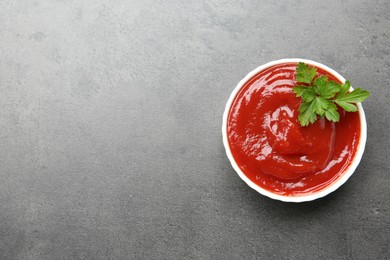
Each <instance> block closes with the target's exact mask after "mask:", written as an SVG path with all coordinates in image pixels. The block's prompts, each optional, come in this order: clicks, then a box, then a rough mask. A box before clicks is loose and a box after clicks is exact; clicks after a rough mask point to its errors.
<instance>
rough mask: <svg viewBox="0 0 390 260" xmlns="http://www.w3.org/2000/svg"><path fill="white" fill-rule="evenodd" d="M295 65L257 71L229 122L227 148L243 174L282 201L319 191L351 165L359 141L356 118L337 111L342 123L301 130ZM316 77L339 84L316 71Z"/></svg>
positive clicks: (324, 122) (236, 100)
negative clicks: (283, 196) (295, 88)
mask: <svg viewBox="0 0 390 260" xmlns="http://www.w3.org/2000/svg"><path fill="white" fill-rule="evenodd" d="M296 67H297V64H296V63H284V64H278V65H274V66H271V67H269V68H267V69H265V70H262V71H260V72H259V73H257V74H256V75H255V76H253V77H252V78H251V79H249V80H248V81H247V82H246V83H245V84H244V85H243V86H242V87H241V89H240V90H239V92H238V93H237V95H236V97H235V98H234V100H233V102H232V104H231V106H230V110H229V113H228V119H227V137H228V144H229V147H230V150H231V153H232V156H233V157H234V160H235V161H236V163H237V165H238V167H239V168H240V169H241V171H242V172H243V173H244V174H245V175H246V176H247V177H248V178H249V179H250V180H251V181H252V182H254V183H255V184H257V185H259V186H260V187H262V188H264V189H266V190H268V191H271V192H273V193H276V194H280V195H285V196H299V195H307V194H309V193H313V192H317V191H319V190H321V189H323V188H325V187H327V186H329V185H330V184H331V183H333V182H334V181H335V180H337V179H338V178H339V177H340V176H341V175H342V174H343V172H344V171H345V170H346V169H347V168H348V166H349V165H350V163H351V161H352V159H353V157H354V155H355V153H356V150H357V146H358V141H359V136H360V119H359V113H348V112H345V111H344V110H342V109H338V112H339V113H340V121H339V122H337V123H334V122H330V121H328V120H326V119H325V118H319V119H318V120H317V121H316V122H315V123H314V124H310V125H309V126H307V127H302V126H301V125H300V124H299V122H298V115H299V111H298V109H299V106H300V104H301V99H300V98H297V97H296V95H295V93H293V91H292V89H293V87H294V86H295V85H296V80H295V69H296ZM317 75H318V76H323V75H326V76H328V78H329V80H333V81H336V82H338V83H341V82H340V81H339V80H338V79H337V78H336V77H335V76H334V75H332V74H331V73H329V72H327V71H325V70H323V69H320V68H317Z"/></svg>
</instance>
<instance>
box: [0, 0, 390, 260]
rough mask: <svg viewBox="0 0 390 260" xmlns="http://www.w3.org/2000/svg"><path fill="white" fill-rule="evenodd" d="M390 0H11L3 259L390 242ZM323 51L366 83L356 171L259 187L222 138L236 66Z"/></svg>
mask: <svg viewBox="0 0 390 260" xmlns="http://www.w3.org/2000/svg"><path fill="white" fill-rule="evenodd" d="M389 13H390V2H389V1H368V0H367V1H352V0H349V1H238V2H236V1H217V0H214V1H150V0H142V1H141V0H140V1H108V0H107V1H104V0H88V1H78V0H73V1H71V0H70V1H65V0H62V1H59V0H58V1H49V0H47V1H44V0H36V1H27V0H26V1H16V0H15V1H0V35H1V40H0V90H1V92H0V144H1V146H0V147H1V149H0V259H131V258H134V259H152V258H153V259H186V258H199V259H260V258H261V259H315V258H317V259H386V258H387V259H389V257H390V252H389V247H390V212H389V211H390V203H389V198H390V196H389V195H390V191H389V187H390V173H389V171H390V158H389V152H388V149H389V145H390V141H389V140H390V139H389V138H390V134H389V129H390V118H389V117H390V106H389V105H388V102H389V94H390V76H389V75H390V15H389ZM286 57H302V58H309V59H312V60H316V61H319V62H322V63H324V64H326V65H328V66H330V67H332V68H334V69H335V70H337V71H339V72H340V73H341V74H342V75H344V76H345V77H346V78H348V79H350V80H351V81H352V82H353V84H354V85H355V86H362V87H365V88H367V89H369V90H371V92H372V96H371V97H370V99H369V100H368V101H366V102H365V105H364V107H365V110H366V115H367V120H368V142H367V147H366V152H365V154H364V157H363V160H362V163H361V165H360V166H359V168H358V170H357V171H356V173H355V175H354V176H353V177H352V178H351V179H350V180H349V181H348V182H347V184H346V185H344V186H343V187H342V188H341V189H339V190H338V191H337V192H335V193H334V194H332V195H330V196H328V197H326V198H324V199H321V200H319V201H316V202H313V203H306V204H299V205H296V204H285V203H281V202H276V201H272V200H270V199H268V198H265V197H262V196H261V195H259V194H257V193H256V192H255V191H253V190H251V189H250V188H249V187H247V186H246V185H245V184H244V183H243V182H242V181H241V179H240V178H239V177H238V176H237V175H236V174H235V173H234V171H233V169H232V168H231V166H230V165H229V162H228V160H227V158H226V156H225V153H224V149H223V145H222V137H221V130H220V128H221V119H222V113H223V110H224V105H225V102H226V101H227V98H228V96H229V94H230V92H231V91H232V90H233V88H234V87H235V85H236V84H237V82H238V81H239V80H240V79H241V78H243V77H244V76H245V75H246V73H248V72H249V71H251V70H252V69H254V68H255V67H257V66H259V65H261V64H263V63H265V62H268V61H270V60H274V59H279V58H286Z"/></svg>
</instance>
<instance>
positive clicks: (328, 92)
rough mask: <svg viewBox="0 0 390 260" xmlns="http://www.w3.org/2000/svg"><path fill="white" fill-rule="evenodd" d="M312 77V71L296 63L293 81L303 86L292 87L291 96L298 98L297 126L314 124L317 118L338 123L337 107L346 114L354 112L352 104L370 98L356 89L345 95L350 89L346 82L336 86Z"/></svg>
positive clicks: (333, 83) (331, 82)
mask: <svg viewBox="0 0 390 260" xmlns="http://www.w3.org/2000/svg"><path fill="white" fill-rule="evenodd" d="M316 75H317V70H316V68H314V67H312V68H310V67H309V65H308V64H305V63H303V62H300V63H298V66H297V68H296V81H297V83H302V84H304V85H296V86H295V87H294V88H293V92H294V93H295V94H296V96H297V97H301V98H302V103H301V105H300V107H299V113H300V114H299V115H298V121H299V123H300V124H301V126H308V125H309V124H312V123H314V122H315V121H316V120H317V118H318V116H320V117H325V118H326V119H328V120H329V121H332V122H338V121H339V120H340V114H339V112H338V111H337V110H338V106H339V107H340V108H342V109H344V110H345V111H347V112H356V111H358V108H357V106H356V103H359V102H363V101H364V100H365V99H366V98H368V97H369V95H370V93H369V92H368V91H367V90H362V89H360V88H357V89H355V90H353V91H351V92H348V91H349V90H350V88H351V84H350V82H349V81H345V82H344V83H343V84H338V83H336V82H334V81H332V80H329V79H328V77H327V76H319V77H316ZM336 104H337V105H338V106H337V105H336Z"/></svg>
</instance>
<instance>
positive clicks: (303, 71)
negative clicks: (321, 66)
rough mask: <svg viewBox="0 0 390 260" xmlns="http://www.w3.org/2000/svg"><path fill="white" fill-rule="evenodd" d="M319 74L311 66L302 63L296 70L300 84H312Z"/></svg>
mask: <svg viewBox="0 0 390 260" xmlns="http://www.w3.org/2000/svg"><path fill="white" fill-rule="evenodd" d="M316 74H317V69H316V68H309V65H307V64H305V63H303V62H300V63H298V67H297V70H296V79H297V81H298V82H301V83H307V84H310V83H311V81H312V80H313V79H314V77H315V76H316Z"/></svg>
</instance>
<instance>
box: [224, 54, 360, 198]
mask: <svg viewBox="0 0 390 260" xmlns="http://www.w3.org/2000/svg"><path fill="white" fill-rule="evenodd" d="M298 62H304V63H306V64H309V65H313V66H316V67H318V68H321V69H323V70H325V71H328V72H329V73H331V74H332V75H334V76H335V77H336V78H337V79H338V80H340V81H341V82H345V78H344V77H343V76H341V75H340V74H339V73H338V72H336V71H335V70H333V69H331V68H329V67H328V66H326V65H324V64H321V63H319V62H316V61H312V60H308V59H302V58H286V59H278V60H274V61H270V62H268V63H265V64H263V65H261V66H259V67H257V68H256V69H254V70H252V71H251V72H249V73H248V74H247V75H246V76H245V77H244V78H243V79H242V80H240V82H239V83H238V84H237V86H236V87H235V88H234V90H233V91H232V93H231V94H230V97H229V99H228V101H227V103H226V106H225V111H224V113H223V121H222V137H223V144H224V147H225V151H226V154H227V157H228V159H229V161H230V163H231V165H232V167H233V169H234V170H235V171H236V173H237V174H238V176H240V178H241V179H242V180H243V181H244V182H245V183H246V184H247V185H248V186H249V187H251V188H252V189H254V190H255V191H257V192H259V193H260V194H262V195H264V196H267V197H269V198H271V199H274V200H280V201H284V202H306V201H312V200H316V199H319V198H322V197H324V196H326V195H328V194H330V193H332V192H333V191H335V190H337V189H338V188H339V187H340V186H341V185H343V184H344V183H345V182H346V181H347V180H348V179H349V178H350V177H351V176H352V174H353V173H354V172H355V170H356V168H357V166H358V165H359V163H360V161H361V158H362V156H363V152H364V149H365V146H366V140H367V122H366V116H365V114H364V110H363V107H362V105H361V103H358V104H357V107H358V113H359V119H360V137H359V144H358V148H357V151H356V153H355V156H354V158H353V159H352V162H351V164H350V165H349V167H348V168H347V169H346V170H345V172H344V174H343V175H342V176H341V178H338V179H337V180H336V181H334V182H333V183H331V184H330V185H329V186H327V187H325V188H324V189H322V190H319V191H318V192H315V193H310V194H308V195H300V196H295V197H294V196H284V195H280V194H275V193H272V192H270V191H268V190H266V189H264V188H262V187H260V186H258V185H257V184H255V183H254V182H252V181H251V180H250V179H249V178H248V177H247V176H246V175H245V174H244V173H243V172H242V171H241V169H240V167H239V166H238V165H237V163H236V161H235V160H234V157H233V155H232V153H231V150H230V146H229V142H228V138H227V118H228V114H229V111H230V107H231V105H232V103H233V100H234V98H235V97H236V95H237V93H238V92H239V91H240V89H241V88H242V87H243V86H244V84H245V83H246V82H248V81H249V80H250V79H251V78H252V77H253V76H255V75H256V74H257V73H259V72H260V71H262V70H265V69H267V68H269V67H271V66H274V65H278V64H283V63H298ZM350 90H353V88H352V87H351V88H350Z"/></svg>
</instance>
